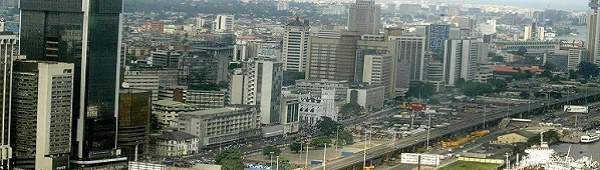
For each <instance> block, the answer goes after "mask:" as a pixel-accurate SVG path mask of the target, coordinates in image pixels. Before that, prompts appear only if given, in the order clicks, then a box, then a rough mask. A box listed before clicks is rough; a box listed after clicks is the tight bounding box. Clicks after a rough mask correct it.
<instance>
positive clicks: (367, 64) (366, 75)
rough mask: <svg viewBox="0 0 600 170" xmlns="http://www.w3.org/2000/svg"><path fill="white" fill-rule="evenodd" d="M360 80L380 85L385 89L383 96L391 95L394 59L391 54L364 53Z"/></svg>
mask: <svg viewBox="0 0 600 170" xmlns="http://www.w3.org/2000/svg"><path fill="white" fill-rule="evenodd" d="M363 64H364V65H363V75H362V81H363V82H365V83H369V84H373V85H381V86H383V87H384V89H385V93H384V94H385V95H384V96H385V97H389V96H391V93H390V92H393V91H392V90H393V88H394V84H393V79H392V76H393V70H394V68H393V65H394V59H393V58H392V56H391V55H387V54H377V55H365V58H364V63H363Z"/></svg>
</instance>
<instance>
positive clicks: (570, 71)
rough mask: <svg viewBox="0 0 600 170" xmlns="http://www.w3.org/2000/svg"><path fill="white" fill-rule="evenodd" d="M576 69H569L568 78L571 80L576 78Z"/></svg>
mask: <svg viewBox="0 0 600 170" xmlns="http://www.w3.org/2000/svg"><path fill="white" fill-rule="evenodd" d="M577 74H578V73H577V71H575V70H569V79H570V80H573V79H577Z"/></svg>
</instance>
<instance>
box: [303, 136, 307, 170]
mask: <svg viewBox="0 0 600 170" xmlns="http://www.w3.org/2000/svg"><path fill="white" fill-rule="evenodd" d="M305 147H306V159H305V162H304V169H306V168H308V141H306V146H305Z"/></svg>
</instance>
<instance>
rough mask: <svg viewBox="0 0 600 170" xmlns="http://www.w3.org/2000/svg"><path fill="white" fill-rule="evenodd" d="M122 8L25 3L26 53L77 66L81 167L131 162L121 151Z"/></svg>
mask: <svg viewBox="0 0 600 170" xmlns="http://www.w3.org/2000/svg"><path fill="white" fill-rule="evenodd" d="M122 6H123V2H122V1H121V0H108V1H102V2H99V1H98V0H91V1H89V2H88V1H83V0H81V1H79V0H57V1H44V0H21V1H20V6H19V7H20V10H21V32H20V37H21V38H20V41H21V44H20V49H21V54H22V55H26V56H27V57H28V58H29V59H34V60H44V61H59V62H66V63H73V64H74V65H75V70H74V78H75V81H74V82H75V83H74V89H77V90H76V91H75V92H74V96H75V97H74V104H73V110H74V111H75V112H76V114H74V116H73V120H74V121H73V122H74V124H73V126H72V127H73V136H74V137H73V142H72V145H71V146H72V147H73V149H72V152H71V153H72V158H75V159H76V160H74V161H71V162H72V163H73V165H74V166H76V167H80V166H86V167H90V166H95V165H97V162H102V164H110V163H111V162H122V161H125V160H126V158H122V157H119V156H118V153H119V152H118V149H117V148H116V143H117V142H116V137H117V133H116V131H117V127H118V125H117V120H116V119H117V115H118V111H117V110H118V107H117V101H118V94H119V93H118V84H119V82H118V78H117V76H118V73H119V59H118V58H119V56H120V55H119V53H120V47H119V46H120V45H121V43H120V41H121V33H120V30H121V28H120V24H121V12H122ZM61 44H69V45H61ZM91 159H96V161H89V160H91ZM97 159H101V160H103V161H97Z"/></svg>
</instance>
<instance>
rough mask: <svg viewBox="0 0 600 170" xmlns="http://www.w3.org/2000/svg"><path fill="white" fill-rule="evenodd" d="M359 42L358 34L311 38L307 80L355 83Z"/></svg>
mask: <svg viewBox="0 0 600 170" xmlns="http://www.w3.org/2000/svg"><path fill="white" fill-rule="evenodd" d="M358 40H360V36H359V35H357V34H356V32H343V33H342V34H341V35H325V36H318V35H313V36H311V39H310V46H309V52H308V63H307V65H306V73H305V74H306V79H311V80H348V81H354V78H355V77H354V73H355V62H356V50H357V48H358V47H357V41H358Z"/></svg>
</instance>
